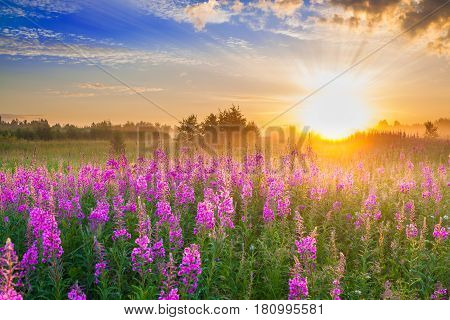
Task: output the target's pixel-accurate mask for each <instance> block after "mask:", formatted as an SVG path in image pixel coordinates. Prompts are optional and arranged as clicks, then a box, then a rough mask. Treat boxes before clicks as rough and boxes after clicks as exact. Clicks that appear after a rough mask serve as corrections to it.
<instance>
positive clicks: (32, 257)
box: [20, 241, 39, 275]
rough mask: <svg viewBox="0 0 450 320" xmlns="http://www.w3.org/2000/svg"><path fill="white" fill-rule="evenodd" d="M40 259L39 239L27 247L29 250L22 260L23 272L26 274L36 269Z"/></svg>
mask: <svg viewBox="0 0 450 320" xmlns="http://www.w3.org/2000/svg"><path fill="white" fill-rule="evenodd" d="M38 260H39V251H38V248H37V241H34V242H33V244H32V245H31V246H30V247H29V248H28V249H27V251H26V252H25V253H24V254H23V256H22V261H21V262H20V266H21V267H22V268H23V271H22V272H23V274H24V275H26V274H28V273H29V272H30V271H33V270H35V269H36V265H37V264H38V262H39V261H38Z"/></svg>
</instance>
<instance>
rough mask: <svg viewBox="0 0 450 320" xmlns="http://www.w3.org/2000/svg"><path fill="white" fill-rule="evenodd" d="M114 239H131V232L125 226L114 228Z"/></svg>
mask: <svg viewBox="0 0 450 320" xmlns="http://www.w3.org/2000/svg"><path fill="white" fill-rule="evenodd" d="M112 239H113V240H117V239H126V240H129V239H131V234H130V233H129V232H128V231H127V229H125V228H123V229H119V230H114V231H113V236H112Z"/></svg>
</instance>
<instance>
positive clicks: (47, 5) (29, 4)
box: [0, 0, 81, 18]
mask: <svg viewBox="0 0 450 320" xmlns="http://www.w3.org/2000/svg"><path fill="white" fill-rule="evenodd" d="M80 8H81V7H80V5H79V4H78V3H76V2H74V1H67V0H15V1H14V4H13V5H8V4H6V3H2V4H1V5H0V15H3V16H11V17H25V16H27V17H33V18H50V17H52V16H54V15H55V14H70V13H74V12H77V11H79V10H80Z"/></svg>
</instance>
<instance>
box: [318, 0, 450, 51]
mask: <svg viewBox="0 0 450 320" xmlns="http://www.w3.org/2000/svg"><path fill="white" fill-rule="evenodd" d="M445 3H446V0H421V1H411V0H366V1H360V0H329V1H328V2H325V3H324V4H319V6H330V5H331V10H328V13H329V14H328V16H327V11H325V10H324V11H323V13H324V14H320V19H318V21H319V23H329V24H338V25H349V26H352V27H367V28H369V29H371V28H373V27H375V26H380V27H383V28H385V29H386V26H387V27H391V28H393V29H397V30H398V31H399V32H400V31H405V30H408V29H409V28H410V27H411V26H413V25H416V24H417V25H416V26H415V27H414V28H413V29H412V30H409V31H408V33H407V36H409V38H410V39H411V40H417V41H423V40H425V42H426V43H428V46H427V47H428V49H430V50H432V51H434V52H437V53H439V54H443V55H448V52H449V49H448V48H449V46H450V43H449V41H450V39H449V34H448V32H449V29H450V5H446V6H444V7H442V8H441V9H440V10H439V11H437V12H435V13H434V14H433V15H432V16H429V14H430V13H431V12H433V11H434V10H436V9H437V8H439V7H440V6H442V5H444V4H445ZM333 7H335V8H341V9H343V10H344V12H340V13H337V12H336V11H335V10H332V9H333Z"/></svg>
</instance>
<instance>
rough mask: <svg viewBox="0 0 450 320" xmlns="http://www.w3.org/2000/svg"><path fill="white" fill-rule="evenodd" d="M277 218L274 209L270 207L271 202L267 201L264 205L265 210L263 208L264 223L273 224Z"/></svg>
mask: <svg viewBox="0 0 450 320" xmlns="http://www.w3.org/2000/svg"><path fill="white" fill-rule="evenodd" d="M274 218H275V216H274V213H273V210H272V208H271V207H270V202H269V201H266V202H265V203H264V208H263V219H264V222H266V223H267V222H271V221H273V219H274Z"/></svg>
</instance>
